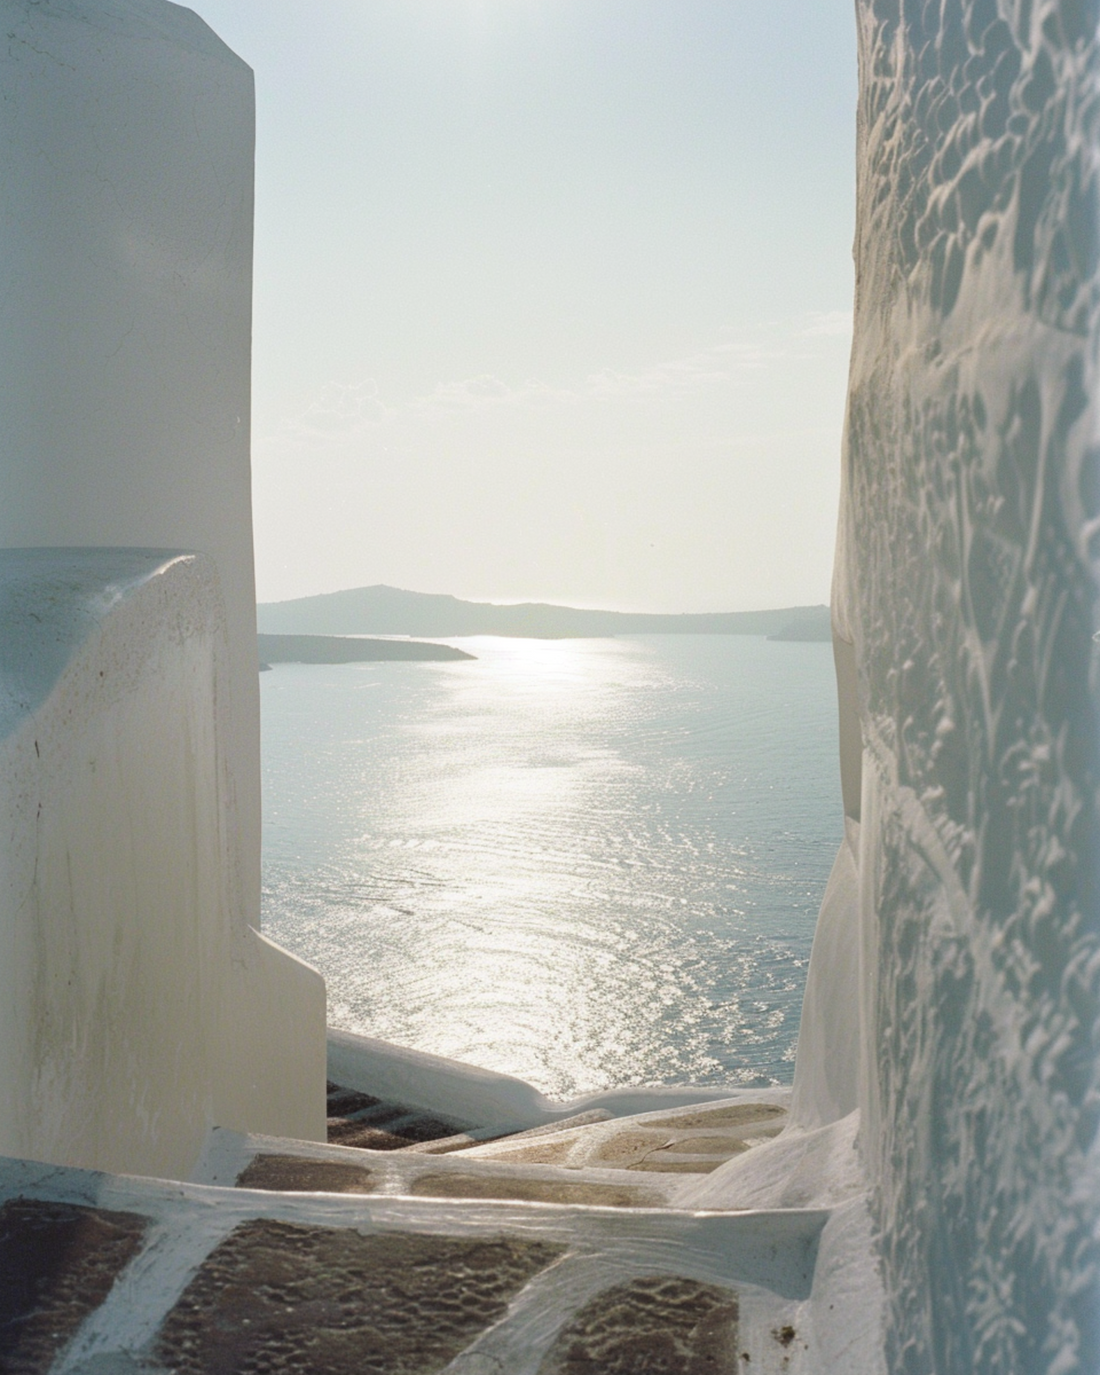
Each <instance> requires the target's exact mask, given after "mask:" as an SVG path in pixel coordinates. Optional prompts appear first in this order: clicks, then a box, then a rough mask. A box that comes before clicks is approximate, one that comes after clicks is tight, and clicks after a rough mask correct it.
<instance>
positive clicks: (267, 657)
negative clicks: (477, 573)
mask: <svg viewBox="0 0 1100 1375" xmlns="http://www.w3.org/2000/svg"><path fill="white" fill-rule="evenodd" d="M256 641H257V645H256V647H257V649H258V650H259V657H260V660H261V662H265V663H266V664H268V665H269V666H270V665H271V664H361V663H371V662H373V663H379V662H383V661H387V660H389V661H392V660H395V659H425V660H432V659H434V660H442V659H473V658H475V657H476V656H475V655H473V654H467V653H466V652H465V650H462V649H455V648H454V647H453V646H452V645H431V644H424V643H423V642H422V641H420V640H360V639H346V638H344V637H342V636H338V635H265V634H262V633H261V634H259V635H257V636H256Z"/></svg>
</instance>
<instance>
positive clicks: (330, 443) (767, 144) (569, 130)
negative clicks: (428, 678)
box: [195, 0, 856, 611]
mask: <svg viewBox="0 0 1100 1375" xmlns="http://www.w3.org/2000/svg"><path fill="white" fill-rule="evenodd" d="M195 8H196V9H197V10H198V12H199V13H200V14H201V15H202V16H203V18H204V19H206V20H207V21H208V22H209V23H210V24H211V26H212V27H213V28H214V29H215V30H216V31H217V32H218V33H219V34H220V35H221V36H222V37H223V38H224V39H225V41H226V42H227V43H229V45H230V46H231V47H233V48H234V49H235V50H236V51H237V52H238V53H240V54H241V56H243V57H244V58H245V59H246V60H247V61H248V62H249V63H251V65H252V66H253V68H254V69H255V71H256V87H257V208H256V210H257V213H256V272H255V336H254V409H253V483H254V503H255V528H256V561H257V577H258V593H259V598H260V600H261V601H271V600H278V599H284V598H289V597H295V596H302V595H306V594H310V593H315V592H325V591H332V590H334V589H336V588H340V587H352V586H361V585H366V584H371V583H379V582H385V583H389V584H392V585H397V586H403V587H409V588H414V589H418V590H422V591H446V592H451V593H453V594H455V595H458V596H464V597H469V598H475V599H487V600H502V601H505V600H523V599H539V600H550V601H564V602H569V603H573V604H585V605H598V606H608V607H618V608H624V609H638V610H653V611H703V610H736V609H741V608H750V607H767V606H783V605H792V604H804V603H810V602H821V601H826V600H827V599H828V580H829V568H830V562H831V552H832V541H833V529H834V522H835V511H836V500H837V483H838V471H839V443H840V432H841V425H842V420H843V406H844V391H845V374H846V368H847V359H848V348H849V337H850V305H851V238H852V205H853V199H854V198H853V140H854V132H853V130H854V109H855V85H856V73H855V60H854V53H855V41H854V33H853V18H852V14H851V5H850V3H848V0H814V3H812V4H810V3H806V0H769V3H767V4H761V3H759V0H757V3H752V4H750V3H748V2H747V0H677V3H676V4H671V3H668V0H515V2H514V3H508V2H506V0H480V2H479V3H474V0H311V3H309V4H305V3H303V0H262V2H261V0H198V3H197V4H196V5H195Z"/></svg>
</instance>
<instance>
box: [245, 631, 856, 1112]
mask: <svg viewBox="0 0 1100 1375" xmlns="http://www.w3.org/2000/svg"><path fill="white" fill-rule="evenodd" d="M449 643H453V644H457V645H459V646H460V647H462V648H465V649H467V650H469V651H470V652H471V653H473V654H476V655H477V656H478V659H477V661H476V662H474V663H470V662H457V663H379V664H357V665H354V664H353V665H296V664H285V665H283V664H281V665H277V666H276V668H275V669H274V670H273V671H272V672H271V673H265V674H263V675H262V677H261V683H262V697H263V731H264V736H263V749H264V909H263V918H264V929H265V931H266V932H267V933H268V934H269V935H270V936H271V937H272V938H273V939H274V940H276V941H278V942H280V943H281V944H283V945H285V946H286V947H287V948H288V949H290V950H293V951H294V952H295V953H296V954H298V955H300V956H302V957H303V958H304V959H306V960H308V961H310V962H311V963H312V964H314V965H316V966H317V967H318V968H319V969H320V970H321V971H322V972H323V973H324V975H325V977H326V979H327V981H328V995H329V1021H330V1023H332V1024H333V1025H336V1026H340V1027H344V1028H347V1029H349V1030H354V1031H361V1032H364V1033H366V1034H369V1035H372V1036H379V1037H382V1038H384V1039H386V1040H392V1041H395V1042H398V1043H400V1044H403V1045H410V1046H415V1047H417V1048H419V1049H422V1050H429V1051H434V1052H436V1053H438V1054H442V1055H449V1056H454V1057H457V1058H459V1059H464V1060H468V1061H471V1062H473V1063H476V1064H480V1065H484V1066H487V1067H489V1068H492V1069H497V1070H503V1071H507V1072H508V1073H511V1074H516V1075H519V1076H521V1077H522V1078H525V1079H528V1080H530V1081H532V1082H533V1083H535V1084H537V1085H538V1086H539V1087H540V1088H542V1089H544V1090H545V1091H546V1092H548V1093H551V1094H553V1095H554V1096H559V1097H561V1096H569V1095H572V1094H576V1093H582V1092H587V1091H589V1090H595V1089H600V1088H605V1087H611V1086H615V1085H622V1084H642V1083H685V1082H694V1083H729V1082H746V1083H752V1082H757V1083H759V1082H789V1080H790V1077H791V1072H792V1068H793V1055H794V1043H795V1038H796V1036H797V1031H798V1018H799V1013H800V1009H801V1001H802V990H803V985H804V982H805V974H806V962H807V960H808V957H809V950H810V942H811V939H812V935H813V924H814V919H815V917H816V914H817V908H818V905H819V903H820V900H821V894H822V892H823V890H824V885H825V880H826V878H827V877H828V872H829V867H830V865H831V863H832V859H833V855H834V853H835V850H836V846H837V844H838V843H839V840H840V833H841V814H840V800H839V781H838V776H837V764H836V758H837V744H836V721H835V689H834V687H833V676H832V656H831V653H830V651H829V647H828V645H825V644H818V643H814V644H799V643H772V642H769V641H767V640H763V639H758V638H750V637H744V636H651V637H644V638H630V639H626V638H624V639H615V640H610V639H604V640H502V639H491V638H484V639H482V638H479V639H470V640H454V641H449Z"/></svg>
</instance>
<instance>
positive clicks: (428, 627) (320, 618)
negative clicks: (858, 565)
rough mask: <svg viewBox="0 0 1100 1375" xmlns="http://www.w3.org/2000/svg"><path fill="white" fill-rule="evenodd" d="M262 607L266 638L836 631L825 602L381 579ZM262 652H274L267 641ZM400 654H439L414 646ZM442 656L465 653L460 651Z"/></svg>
mask: <svg viewBox="0 0 1100 1375" xmlns="http://www.w3.org/2000/svg"><path fill="white" fill-rule="evenodd" d="M256 615H257V624H258V626H259V629H260V630H261V631H262V632H264V633H263V634H262V635H261V637H260V638H261V640H262V639H263V638H264V637H265V635H278V636H290V637H297V636H302V635H307V636H341V635H425V636H429V637H436V638H451V637H454V636H460V635H507V636H517V637H521V638H525V639H539V640H556V639H582V638H600V639H602V638H604V637H607V636H611V635H766V636H768V638H769V639H773V640H828V639H829V638H830V630H829V608H828V607H827V606H821V605H819V606H789V607H785V608H784V609H782V610H779V611H716V612H697V613H687V614H683V615H667V614H659V613H647V612H635V611H592V610H586V609H584V608H580V607H572V606H553V605H550V604H548V603H545V602H523V603H520V604H518V605H515V606H498V605H495V604H494V603H492V602H467V601H462V600H461V599H460V598H458V597H449V596H447V595H445V594H442V593H429V592H406V591H404V590H402V589H401V588H399V587H387V586H385V584H381V583H380V584H378V585H377V586H375V587H353V588H349V589H347V590H346V591H343V592H324V593H321V594H320V595H319V596H315V597H298V598H296V599H295V600H294V601H286V602H266V603H262V604H261V605H260V606H258V607H257V608H256ZM427 648H429V649H433V650H437V649H441V648H443V647H442V646H439V645H432V646H427ZM260 655H261V658H263V657H268V658H269V659H270V656H265V654H264V651H263V650H262V649H261V651H260ZM364 657H366V656H364ZM393 657H398V656H397V655H394V656H393ZM400 657H405V658H420V657H423V658H428V657H435V656H432V655H416V654H408V655H403V656H400ZM438 657H440V658H443V657H447V658H457V657H461V656H460V655H459V654H458V652H457V651H455V652H451V653H448V654H447V655H445V656H444V655H443V654H440V655H439V656H438ZM302 662H305V661H304V660H303V661H302ZM309 662H314V663H317V662H321V663H338V662H341V663H342V662H347V661H346V660H335V659H325V660H311V661H309Z"/></svg>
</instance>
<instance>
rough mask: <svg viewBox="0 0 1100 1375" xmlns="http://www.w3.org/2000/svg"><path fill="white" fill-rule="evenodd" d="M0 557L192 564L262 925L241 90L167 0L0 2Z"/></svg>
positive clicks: (232, 62) (233, 64)
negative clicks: (66, 549)
mask: <svg viewBox="0 0 1100 1375" xmlns="http://www.w3.org/2000/svg"><path fill="white" fill-rule="evenodd" d="M0 17H2V20H3V25H4V35H5V40H4V47H3V51H2V56H0V185H2V186H3V188H4V194H3V196H0V415H3V417H4V423H3V424H2V425H0V547H3V548H12V547H16V546H34V545H73V546H80V545H105V546H144V547H147V548H153V549H194V550H197V551H198V552H200V553H203V554H206V555H208V556H209V557H210V558H211V559H212V560H213V561H214V564H215V566H216V568H217V573H218V577H219V579H220V582H221V588H222V596H223V598H224V601H225V609H226V617H227V624H228V628H229V644H230V663H229V671H228V676H227V681H226V689H225V690H226V691H227V692H228V693H229V694H230V696H231V702H230V706H229V709H230V713H231V717H232V722H233V727H232V733H231V739H230V740H229V741H228V742H227V747H228V750H229V760H230V771H231V777H232V787H233V789H234V793H235V798H236V812H237V821H236V825H237V826H238V827H239V832H240V843H239V846H238V849H237V861H238V862H239V864H240V866H241V868H240V879H239V882H240V885H241V895H242V896H241V902H242V912H243V913H244V915H245V917H246V918H247V920H248V921H250V922H251V923H252V924H253V925H257V926H258V925H259V874H260V867H259V866H260V802H259V787H260V783H259V688H258V685H257V681H256V672H255V668H256V649H255V623H256V610H255V602H256V597H255V578H254V573H253V559H252V507H251V486H250V470H249V407H250V401H249V387H250V381H249V379H250V366H251V331H252V165H253V123H254V121H253V83H252V72H251V70H250V69H249V68H248V67H247V66H246V65H245V64H244V63H243V62H242V61H241V60H240V58H238V57H236V56H235V55H234V54H233V53H232V52H230V50H229V49H228V48H227V47H226V46H225V45H224V44H223V43H222V42H221V40H220V39H219V38H218V37H216V35H215V34H214V33H213V32H212V31H211V30H210V29H209V28H207V26H206V25H205V24H204V23H203V22H202V21H201V20H200V19H199V18H198V16H197V15H195V14H193V13H192V12H191V11H190V10H187V9H184V8H182V7H181V6H178V5H171V4H168V3H165V0H0Z"/></svg>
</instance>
